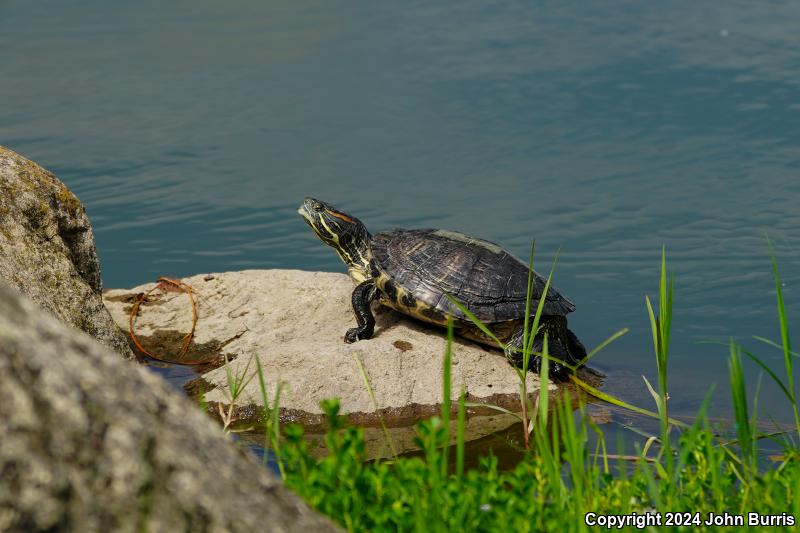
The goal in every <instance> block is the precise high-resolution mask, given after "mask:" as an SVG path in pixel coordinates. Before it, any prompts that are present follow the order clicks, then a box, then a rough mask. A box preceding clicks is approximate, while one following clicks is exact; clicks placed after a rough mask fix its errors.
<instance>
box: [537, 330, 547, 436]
mask: <svg viewBox="0 0 800 533" xmlns="http://www.w3.org/2000/svg"><path fill="white" fill-rule="evenodd" d="M549 369H550V357H548V351H547V333H545V334H544V339H542V355H541V366H540V368H539V398H538V400H537V403H538V404H539V423H540V424H541V425H540V429H542V430H544V429H545V428H546V427H547V413H548V412H549V407H548V396H549V394H550V389H549V388H548V383H549V381H548V376H549V375H550V374H549V371H550V370H549Z"/></svg>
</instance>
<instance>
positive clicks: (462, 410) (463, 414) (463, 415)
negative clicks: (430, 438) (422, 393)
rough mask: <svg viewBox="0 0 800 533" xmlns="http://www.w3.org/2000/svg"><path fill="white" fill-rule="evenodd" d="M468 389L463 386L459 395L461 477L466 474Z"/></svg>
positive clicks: (459, 467)
mask: <svg viewBox="0 0 800 533" xmlns="http://www.w3.org/2000/svg"><path fill="white" fill-rule="evenodd" d="M466 397H467V391H466V389H464V387H463V386H462V387H461V394H459V396H458V426H457V429H456V431H457V435H456V476H457V477H458V478H459V479H461V478H462V477H463V476H464V444H465V440H466V423H467V409H466Z"/></svg>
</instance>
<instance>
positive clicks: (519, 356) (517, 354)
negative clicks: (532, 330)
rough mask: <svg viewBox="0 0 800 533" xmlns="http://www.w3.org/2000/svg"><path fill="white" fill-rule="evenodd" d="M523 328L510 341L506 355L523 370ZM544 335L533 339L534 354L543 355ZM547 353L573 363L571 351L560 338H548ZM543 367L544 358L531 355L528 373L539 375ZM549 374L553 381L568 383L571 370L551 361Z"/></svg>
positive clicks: (541, 334)
mask: <svg viewBox="0 0 800 533" xmlns="http://www.w3.org/2000/svg"><path fill="white" fill-rule="evenodd" d="M523 335H524V332H523V328H520V329H519V330H517V331H516V332H515V333H514V335H512V336H511V339H509V341H508V344H507V345H506V349H505V354H506V357H507V358H508V360H509V362H510V363H511V364H512V365H514V366H516V367H517V368H522V366H523V353H522V341H523ZM543 340H544V334H543V333H540V334H539V335H537V336H536V338H535V339H533V347H532V350H531V351H532V352H538V353H542V351H543V350H544V342H543ZM547 353H548V354H549V355H552V356H553V357H555V358H557V359H560V360H561V361H564V362H566V363H568V364H572V363H571V359H570V355H569V350H568V349H567V348H566V346H565V344H564V343H563V342H561V341H560V340H559V337H558V336H556V337H554V339H551V338H550V335H548V336H547ZM541 365H542V358H541V357H540V356H538V355H536V353H531V358H530V360H529V361H528V371H529V372H533V373H534V374H538V373H539V372H540V370H541ZM548 374H549V376H550V379H552V380H553V381H567V380H568V379H569V368H567V367H566V366H564V365H563V364H561V363H560V362H558V361H555V360H553V359H550V361H549V366H548Z"/></svg>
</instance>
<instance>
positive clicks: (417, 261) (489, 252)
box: [371, 229, 575, 324]
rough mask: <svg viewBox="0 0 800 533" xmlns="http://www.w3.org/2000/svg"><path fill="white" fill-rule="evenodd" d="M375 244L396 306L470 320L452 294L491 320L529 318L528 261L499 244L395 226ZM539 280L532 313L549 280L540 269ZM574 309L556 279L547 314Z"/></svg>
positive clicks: (383, 284)
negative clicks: (452, 300)
mask: <svg viewBox="0 0 800 533" xmlns="http://www.w3.org/2000/svg"><path fill="white" fill-rule="evenodd" d="M371 244H372V255H373V259H374V261H375V265H376V267H377V268H378V270H379V274H378V276H377V277H376V279H377V284H378V287H379V288H380V289H381V291H382V292H383V293H384V295H385V296H386V298H388V300H389V303H391V304H396V305H393V306H394V307H398V308H401V310H405V311H407V312H410V313H411V314H414V315H418V316H420V315H422V316H421V318H425V319H427V320H429V321H431V322H441V321H442V318H443V317H446V316H448V315H449V316H452V317H454V318H456V319H458V320H461V321H467V320H469V319H468V318H467V317H466V315H464V313H463V312H462V311H461V310H460V309H458V307H457V306H456V305H454V304H453V303H452V302H451V301H450V300H449V299H448V298H447V296H446V294H449V295H450V296H452V297H453V298H455V299H456V300H458V301H459V302H461V303H462V304H463V305H464V306H465V307H466V308H467V309H469V310H470V311H471V312H472V313H473V314H474V315H475V316H476V317H477V318H478V319H480V320H481V321H482V322H484V323H487V324H490V323H495V322H504V321H508V320H519V319H523V318H524V317H525V300H526V298H527V292H528V265H527V264H525V263H523V262H522V261H520V260H519V259H517V258H516V257H514V256H513V255H511V254H510V253H509V252H507V251H506V250H504V249H503V248H501V247H500V246H498V245H496V244H493V243H491V242H488V241H484V240H481V239H476V238H474V237H470V236H469V235H464V234H463V233H458V232H453V231H446V230H435V229H418V230H406V229H395V230H392V231H387V232H383V233H378V234H377V235H375V236H373V238H372V242H371ZM533 280H534V287H533V300H532V302H531V312H532V313H533V312H535V310H536V306H537V305H538V303H539V300H540V299H541V297H542V293H543V292H544V286H545V283H546V281H547V280H546V278H544V277H542V276H541V275H540V274H538V273H536V272H534V277H533ZM574 310H575V305H574V304H573V303H572V302H570V301H569V300H568V299H566V298H564V297H563V296H561V294H559V292H558V290H557V289H556V288H555V287H553V285H552V284H551V285H550V288H549V290H548V294H547V299H546V300H545V304H544V308H543V310H542V314H543V315H562V316H563V315H565V314H567V313H569V312H571V311H574Z"/></svg>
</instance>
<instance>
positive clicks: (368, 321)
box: [344, 279, 378, 343]
mask: <svg viewBox="0 0 800 533" xmlns="http://www.w3.org/2000/svg"><path fill="white" fill-rule="evenodd" d="M377 296H378V289H376V288H375V282H374V281H373V280H371V279H368V280H367V281H364V282H362V283H359V284H358V285H357V286H356V288H355V289H354V290H353V296H352V297H351V301H352V303H353V314H354V315H356V322H357V323H358V327H357V328H350V329H348V330H347V333H345V334H344V342H347V343H352V342H356V341H359V340H362V339H370V338H372V334H373V333H374V332H375V317H374V316H373V315H372V308H371V307H370V304H371V303H372V301H373V300H375V298H376V297H377Z"/></svg>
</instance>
